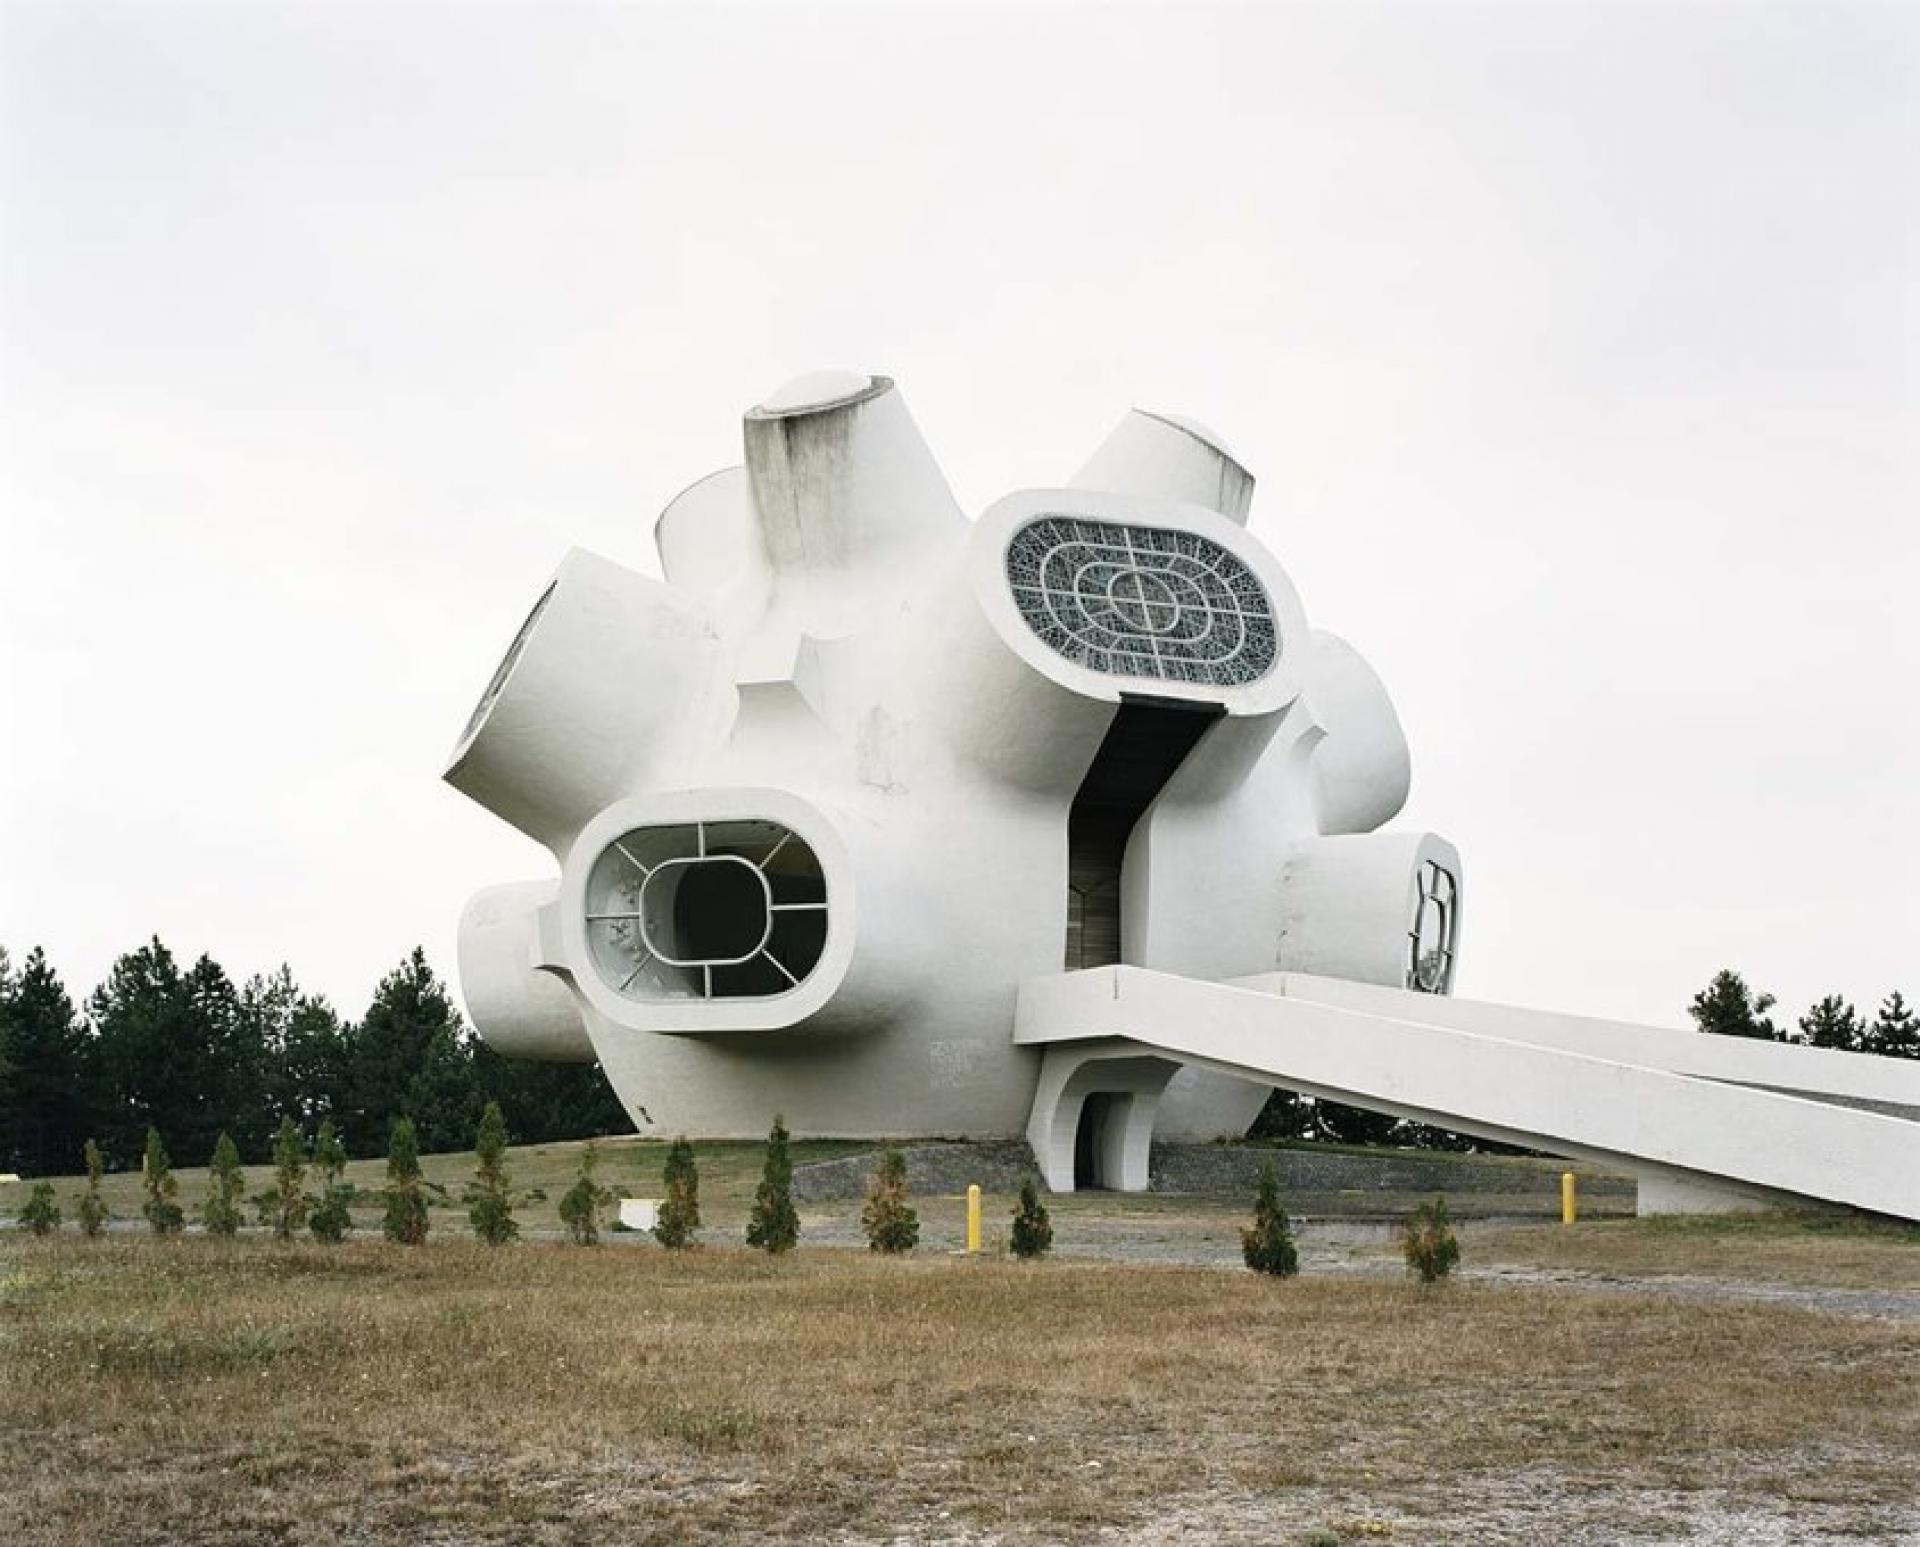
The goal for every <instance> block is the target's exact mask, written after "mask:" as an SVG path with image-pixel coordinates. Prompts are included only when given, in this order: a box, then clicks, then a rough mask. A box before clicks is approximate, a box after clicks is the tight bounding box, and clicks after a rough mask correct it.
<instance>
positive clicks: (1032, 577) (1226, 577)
mask: <svg viewBox="0 0 1920 1547" xmlns="http://www.w3.org/2000/svg"><path fill="white" fill-rule="evenodd" d="M1007 584H1008V585H1009V586H1011V587H1012V589H1013V599H1014V603H1015V605H1017V606H1018V607H1019V609H1020V616H1021V617H1022V618H1024V619H1025V620H1026V623H1027V626H1028V627H1029V628H1031V629H1032V630H1033V632H1034V633H1035V634H1037V635H1039V637H1040V638H1041V639H1042V640H1044V641H1045V642H1046V643H1047V644H1048V645H1049V646H1050V647H1052V648H1053V649H1054V650H1055V651H1057V652H1058V653H1059V654H1061V655H1063V656H1065V657H1066V658H1067V659H1068V660H1070V661H1073V662H1075V663H1076V664H1077V665H1080V666H1084V667H1086V668H1087V669H1088V670H1090V671H1099V672H1109V673H1112V674H1114V675H1116V676H1123V677H1154V678H1158V679H1160V680H1161V681H1165V682H1185V683H1195V684H1199V685H1202V686H1206V687H1237V686H1239V685H1240V684H1242V683H1247V682H1253V681H1255V680H1257V679H1258V678H1260V677H1264V676H1265V675H1266V674H1267V673H1268V672H1269V671H1271V670H1272V669H1273V663H1274V659H1275V657H1276V656H1277V655H1278V654H1279V651H1280V638H1279V632H1278V630H1277V629H1276V627H1275V625H1274V619H1273V605H1272V603H1271V601H1270V600H1269V599H1268V597H1267V592H1266V588H1265V587H1264V586H1262V585H1261V584H1260V582H1259V580H1258V579H1256V578H1255V576H1254V573H1253V571H1252V570H1250V569H1249V568H1247V566H1246V565H1245V564H1244V563H1242V562H1241V560H1239V559H1238V558H1236V557H1235V556H1234V555H1233V554H1232V553H1230V552H1228V551H1227V550H1226V549H1225V548H1223V547H1221V546H1220V544H1218V543H1216V542H1213V541H1211V540H1210V539H1208V538H1205V537H1201V536H1199V535H1198V534H1196V533H1193V532H1175V531H1170V530H1168V529H1166V528H1163V527H1151V526H1123V525H1121V524H1120V523H1118V522H1113V521H1089V520H1086V519H1084V518H1082V517H1078V516H1042V517H1041V518H1040V519H1039V520H1037V521H1029V522H1028V523H1027V524H1026V525H1025V526H1023V527H1021V528H1020V530H1019V531H1017V532H1015V533H1014V534H1013V539H1012V541H1011V542H1009V543H1008V544H1007Z"/></svg>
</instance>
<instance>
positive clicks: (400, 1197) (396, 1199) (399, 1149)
mask: <svg viewBox="0 0 1920 1547" xmlns="http://www.w3.org/2000/svg"><path fill="white" fill-rule="evenodd" d="M381 1228H382V1229H383V1230H384V1231H385V1232H386V1236H387V1239H388V1240H389V1241H398V1242H399V1243H400V1244H401V1245H402V1246H418V1245H420V1244H421V1243H422V1242H424V1241H425V1240H426V1238H427V1195H426V1192H425V1191H424V1190H423V1189H422V1188H421V1186H420V1138H419V1135H418V1134H416V1133H415V1132H414V1130H413V1119H412V1118H410V1117H401V1118H396V1119H394V1124H393V1131H392V1133H391V1134H390V1135H389V1137H388V1139H387V1210H386V1220H385V1223H384V1224H383V1225H382V1227H381Z"/></svg>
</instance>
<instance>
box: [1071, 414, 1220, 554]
mask: <svg viewBox="0 0 1920 1547" xmlns="http://www.w3.org/2000/svg"><path fill="white" fill-rule="evenodd" d="M1068 483H1069V487H1071V488H1075V489H1105V490H1106V491H1108V492H1109V493H1112V494H1137V495H1140V496H1143V497H1145V498H1150V499H1167V500H1179V501H1182V502H1183V503H1185V504H1188V505H1202V506H1205V507H1206V508H1207V509H1208V510H1215V511H1218V512H1219V513H1220V514H1221V515H1223V516H1227V517H1229V518H1230V519H1232V520H1234V521H1238V522H1239V523H1240V524H1241V525H1242V526H1245V525H1246V524H1247V512H1248V511H1249V510H1250V509H1252V507H1253V474H1252V473H1250V472H1248V471H1247V470H1246V468H1245V467H1243V466H1242V465H1241V464H1240V460H1239V459H1238V458H1237V457H1235V456H1234V454H1233V453H1232V452H1231V451H1229V450H1227V447H1226V443H1225V442H1224V441H1222V440H1221V438H1220V437H1219V436H1218V435H1216V434H1214V432H1213V431H1212V430H1209V429H1208V428H1207V427H1206V426H1205V425H1203V424H1198V423H1196V422H1195V421H1193V420H1191V419H1187V418H1183V417H1182V416H1180V415H1178V414H1152V413H1148V412H1146V411H1145V410H1144V409H1139V408H1136V409H1133V410H1131V411H1130V412H1129V413H1128V414H1127V417H1126V418H1124V419H1122V420H1121V421H1120V423H1119V424H1118V425H1117V426H1116V427H1115V429H1114V431H1113V433H1112V434H1111V435H1109V436H1108V437H1107V438H1106V439H1105V440H1104V441H1103V442H1101V444H1100V449H1099V450H1097V451H1095V452H1094V454H1093V455H1092V457H1090V458H1089V459H1088V461H1087V464H1086V466H1084V467H1082V468H1081V469H1080V471H1079V472H1077V473H1075V474H1074V475H1073V477H1072V478H1071V479H1070V480H1069V481H1068Z"/></svg>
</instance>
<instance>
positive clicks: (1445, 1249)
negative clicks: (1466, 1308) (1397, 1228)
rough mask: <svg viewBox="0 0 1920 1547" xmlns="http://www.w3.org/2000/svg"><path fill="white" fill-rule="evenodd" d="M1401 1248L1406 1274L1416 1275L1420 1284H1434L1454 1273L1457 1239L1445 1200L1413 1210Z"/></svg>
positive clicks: (1457, 1254) (1458, 1244)
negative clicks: (1405, 1262)
mask: <svg viewBox="0 0 1920 1547" xmlns="http://www.w3.org/2000/svg"><path fill="white" fill-rule="evenodd" d="M1401 1249H1402V1251H1403V1253H1404V1254H1405V1256H1406V1259H1407V1271H1408V1272H1409V1273H1417V1274H1418V1275H1419V1276H1420V1282H1421V1283H1423V1284H1437V1283H1438V1282H1439V1281H1440V1280H1441V1279H1443V1278H1445V1277H1446V1276H1447V1275H1448V1274H1449V1273H1451V1272H1452V1271H1453V1270H1454V1268H1455V1266H1456V1265H1457V1264H1458V1263H1459V1261H1460V1240H1459V1237H1458V1236H1456V1235H1455V1234H1454V1233H1453V1221H1452V1220H1451V1219H1449V1218H1448V1217H1447V1200H1446V1199H1445V1198H1435V1199H1434V1200H1433V1201H1432V1202H1431V1203H1423V1204H1421V1205H1420V1206H1419V1207H1418V1208H1416V1209H1415V1210H1414V1211H1413V1213H1412V1214H1411V1215H1410V1216H1409V1217H1408V1219H1407V1223H1406V1234H1405V1239H1404V1240H1403V1241H1402V1243H1401Z"/></svg>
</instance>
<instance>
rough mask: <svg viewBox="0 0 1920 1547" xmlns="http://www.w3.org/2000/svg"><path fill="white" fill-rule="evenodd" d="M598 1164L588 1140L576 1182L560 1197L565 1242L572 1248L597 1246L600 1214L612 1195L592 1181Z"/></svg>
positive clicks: (592, 1145)
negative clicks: (573, 1246)
mask: <svg viewBox="0 0 1920 1547" xmlns="http://www.w3.org/2000/svg"><path fill="white" fill-rule="evenodd" d="M599 1163H600V1154H599V1151H598V1150H597V1149H596V1148H595V1146H594V1143H593V1141H592V1140H591V1139H589V1140H588V1141H587V1147H586V1148H585V1149H583V1150H582V1151H581V1152H580V1176H579V1179H578V1180H577V1181H575V1182H574V1184H573V1185H572V1186H571V1187H569V1188H568V1189H567V1190H566V1192H564V1193H563V1194H561V1197H560V1223H561V1224H563V1225H565V1226H566V1227H567V1239H568V1240H570V1241H571V1242H573V1244H574V1245H575V1246H598V1245H599V1244H600V1211H601V1210H602V1209H604V1208H605V1207H606V1206H607V1202H608V1200H609V1199H610V1198H611V1197H612V1196H613V1195H612V1194H611V1193H609V1192H608V1191H607V1189H606V1188H604V1187H602V1186H601V1185H600V1184H599V1183H598V1182H596V1181H595V1180H594V1179H593V1173H594V1168H595V1167H596V1166H598V1165H599Z"/></svg>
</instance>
